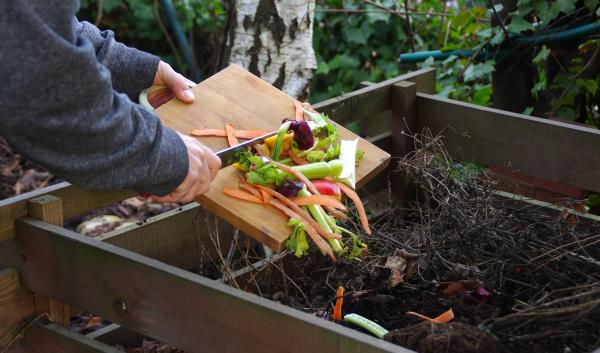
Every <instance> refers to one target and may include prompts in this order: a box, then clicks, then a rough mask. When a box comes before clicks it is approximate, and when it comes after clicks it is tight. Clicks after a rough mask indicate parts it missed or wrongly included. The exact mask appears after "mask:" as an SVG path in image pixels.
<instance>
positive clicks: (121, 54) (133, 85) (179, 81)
mask: <svg viewBox="0 0 600 353" xmlns="http://www.w3.org/2000/svg"><path fill="white" fill-rule="evenodd" d="M73 31H74V32H75V34H78V35H80V36H82V37H85V38H87V39H89V40H90V42H91V43H92V45H93V46H94V48H95V50H96V55H97V57H98V61H100V62H101V63H102V64H103V65H104V66H106V67H107V68H108V70H109V71H110V72H111V74H112V84H113V88H114V89H115V90H116V91H118V92H123V93H126V94H127V95H128V96H129V98H130V99H131V100H133V101H137V97H138V95H139V93H140V92H141V91H142V90H143V89H145V88H148V87H150V86H151V85H152V84H158V85H165V86H167V87H169V88H171V89H172V90H173V92H174V93H175V95H176V96H177V98H178V99H179V100H181V101H183V102H186V103H191V102H193V101H194V95H193V93H192V91H191V90H189V89H188V88H189V87H193V86H195V83H194V82H192V81H190V80H188V79H186V78H185V77H183V76H182V75H181V74H179V73H177V72H176V71H175V70H173V69H172V68H171V66H170V65H169V64H167V63H165V62H163V61H160V59H159V58H158V57H156V56H154V55H152V54H149V53H146V52H143V51H140V50H137V49H135V48H130V47H128V46H126V45H124V44H122V43H120V42H118V41H117V40H116V39H115V34H114V33H113V31H111V30H104V31H101V30H100V29H98V27H96V26H94V25H93V24H91V23H89V22H86V21H81V22H80V21H79V20H77V18H75V17H73Z"/></svg>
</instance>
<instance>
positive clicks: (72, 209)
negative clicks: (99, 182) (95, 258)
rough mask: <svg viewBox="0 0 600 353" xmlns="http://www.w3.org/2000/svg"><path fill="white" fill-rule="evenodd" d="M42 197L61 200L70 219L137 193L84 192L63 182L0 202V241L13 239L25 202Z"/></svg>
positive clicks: (23, 214)
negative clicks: (15, 223)
mask: <svg viewBox="0 0 600 353" xmlns="http://www.w3.org/2000/svg"><path fill="white" fill-rule="evenodd" d="M43 195H54V196H56V197H59V198H61V199H62V200H63V216H64V217H65V218H71V217H74V216H78V215H80V214H84V213H86V212H88V211H91V210H93V209H96V208H99V207H104V206H107V205H110V204H113V203H115V202H119V201H122V200H125V199H127V198H130V197H132V196H135V195H136V193H135V192H133V191H127V190H116V191H93V190H85V189H81V188H78V187H76V186H73V185H71V184H69V183H67V182H64V183H59V184H56V185H52V186H48V187H45V188H43V189H39V190H34V191H31V192H28V193H25V194H22V195H18V196H15V197H11V198H8V199H5V200H0V241H2V240H4V239H9V238H11V237H12V236H14V235H15V229H14V220H15V219H17V218H20V217H24V216H27V201H28V200H30V199H33V198H36V197H40V196H43Z"/></svg>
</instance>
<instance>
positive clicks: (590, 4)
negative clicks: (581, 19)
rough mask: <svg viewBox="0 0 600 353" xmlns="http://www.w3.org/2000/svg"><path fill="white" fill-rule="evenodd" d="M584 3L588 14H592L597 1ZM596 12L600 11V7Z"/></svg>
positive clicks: (592, 0)
mask: <svg viewBox="0 0 600 353" xmlns="http://www.w3.org/2000/svg"><path fill="white" fill-rule="evenodd" d="M584 3H585V6H587V8H588V10H589V11H590V12H593V11H594V9H595V8H596V6H597V5H598V0H585V1H584ZM598 11H600V7H599V8H598Z"/></svg>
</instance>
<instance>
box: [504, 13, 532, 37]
mask: <svg viewBox="0 0 600 353" xmlns="http://www.w3.org/2000/svg"><path fill="white" fill-rule="evenodd" d="M508 30H509V31H511V32H514V33H521V32H525V31H530V30H533V25H532V24H531V23H530V22H529V21H527V20H526V19H524V18H523V17H521V16H513V18H512V19H511V21H510V24H509V25H508Z"/></svg>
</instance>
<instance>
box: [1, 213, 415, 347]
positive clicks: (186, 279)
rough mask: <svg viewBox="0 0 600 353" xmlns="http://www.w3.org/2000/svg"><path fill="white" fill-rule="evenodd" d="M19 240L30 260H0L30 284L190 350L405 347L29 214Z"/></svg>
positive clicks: (20, 223) (19, 227)
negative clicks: (71, 230) (17, 270)
mask: <svg viewBox="0 0 600 353" xmlns="http://www.w3.org/2000/svg"><path fill="white" fill-rule="evenodd" d="M15 241H16V242H17V243H18V244H19V245H20V246H21V251H22V253H23V255H24V257H25V258H26V259H27V260H26V261H23V257H19V256H10V255H9V256H4V255H5V253H3V251H2V249H1V248H0V255H2V256H0V266H3V265H4V266H8V265H10V266H15V267H18V268H19V271H20V272H21V273H22V274H23V275H22V276H23V280H24V283H25V285H26V286H27V287H29V288H31V289H32V290H35V291H37V292H40V293H44V294H46V295H49V296H53V297H56V298H60V299H62V300H63V301H65V302H68V303H70V304H72V305H74V306H77V307H82V308H85V309H87V310H90V311H92V312H94V313H97V314H98V315H100V316H102V317H105V318H107V319H108V320H111V321H113V322H116V323H118V324H120V325H122V326H124V327H127V328H129V329H131V330H134V331H136V332H139V333H141V334H145V335H148V336H150V337H154V338H156V339H159V340H161V341H164V342H168V343H170V344H173V345H175V346H178V347H179V348H181V349H184V350H186V351H188V352H190V353H204V352H211V353H212V352H222V353H234V352H235V353H237V352H246V353H275V352H277V353H279V352H290V353H293V352H298V353H301V352H302V353H311V352H315V353H316V352H321V353H329V352H339V353H341V352H345V353H359V352H360V353H367V352H370V353H378V352H398V353H399V352H408V351H407V350H405V349H403V348H401V347H399V346H395V345H392V344H390V343H388V342H385V341H382V340H380V339H377V338H374V337H370V336H368V335H365V334H362V333H359V332H356V331H354V330H350V329H348V328H345V327H342V326H340V325H337V324H334V323H332V322H328V321H324V320H321V319H318V318H316V317H315V316H313V315H309V314H306V313H303V312H299V311H297V310H294V309H291V308H289V307H285V306H283V305H281V304H279V303H275V302H272V301H269V300H266V299H263V298H259V297H256V296H254V295H251V294H248V293H244V292H242V291H239V290H236V289H234V288H231V287H229V286H226V285H224V284H219V283H216V282H215V281H211V280H208V279H206V278H204V277H201V276H198V275H195V274H193V273H190V272H187V271H183V270H181V269H178V268H175V267H172V266H169V265H166V264H163V263H160V262H158V261H156V260H152V259H149V258H146V257H144V256H141V255H138V254H135V253H132V252H129V251H127V250H124V249H121V248H118V247H115V246H112V245H110V244H106V243H104V242H101V241H97V240H95V239H90V238H87V237H84V236H81V235H79V234H77V233H74V232H70V231H68V230H65V229H63V228H59V227H56V226H53V225H50V224H46V223H43V222H40V221H37V220H34V219H31V218H23V219H21V220H19V221H17V235H16V237H15ZM0 246H1V245H0ZM7 259H12V262H10V263H6V262H7ZM14 262H16V263H14Z"/></svg>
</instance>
